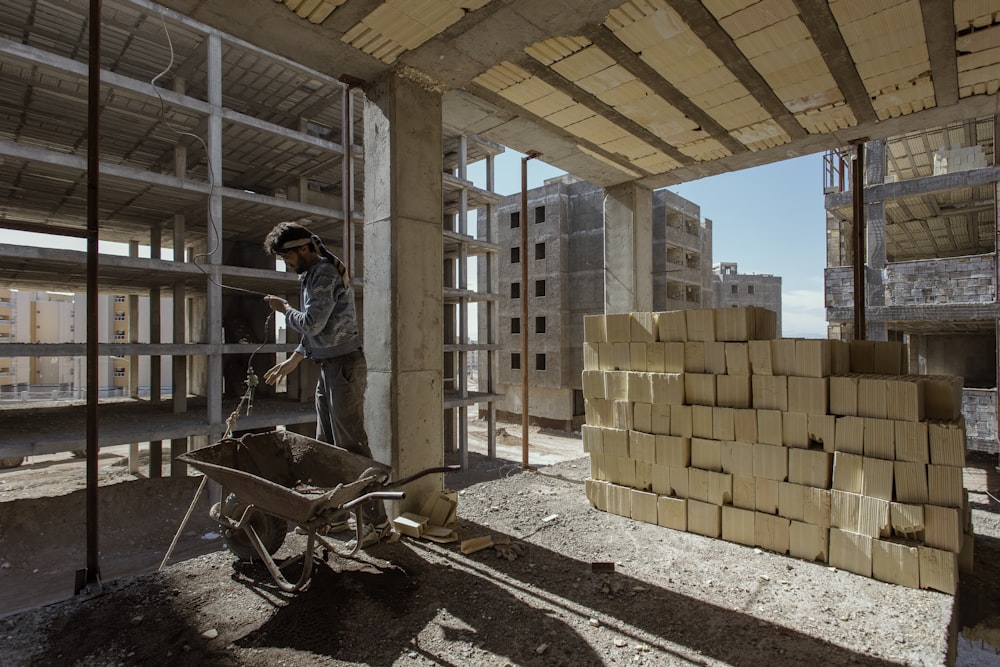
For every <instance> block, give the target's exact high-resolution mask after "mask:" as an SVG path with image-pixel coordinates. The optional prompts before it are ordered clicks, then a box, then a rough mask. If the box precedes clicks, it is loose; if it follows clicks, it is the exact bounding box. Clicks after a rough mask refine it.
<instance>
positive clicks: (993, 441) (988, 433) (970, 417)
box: [962, 388, 1000, 454]
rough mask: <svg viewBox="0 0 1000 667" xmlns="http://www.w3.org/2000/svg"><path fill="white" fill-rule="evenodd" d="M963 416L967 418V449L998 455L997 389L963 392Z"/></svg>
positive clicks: (999, 444) (999, 448) (999, 449)
mask: <svg viewBox="0 0 1000 667" xmlns="http://www.w3.org/2000/svg"><path fill="white" fill-rule="evenodd" d="M962 415H963V416H964V417H965V432H966V443H967V444H966V448H967V449H968V450H969V451H973V452H986V453H988V454H996V453H997V452H998V451H1000V443H998V442H997V391H996V389H969V388H966V389H964V390H962Z"/></svg>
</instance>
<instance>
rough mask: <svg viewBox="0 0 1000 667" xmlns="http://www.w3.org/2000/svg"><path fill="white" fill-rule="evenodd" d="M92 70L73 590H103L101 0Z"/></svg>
mask: <svg viewBox="0 0 1000 667" xmlns="http://www.w3.org/2000/svg"><path fill="white" fill-rule="evenodd" d="M89 21H90V26H89V28H90V31H89V38H90V44H89V46H90V51H89V55H88V62H87V65H88V71H87V501H86V505H87V567H86V569H84V570H78V571H77V573H76V586H75V590H74V594H76V595H79V594H81V593H97V592H100V590H101V569H100V562H99V557H100V550H99V549H98V544H97V537H98V530H97V527H98V522H97V448H98V446H99V439H98V433H97V399H98V395H97V392H98V375H97V349H98V348H97V342H98V341H97V318H98V315H99V311H98V303H97V299H98V292H97V265H98V264H97V262H98V254H97V253H98V239H99V229H100V225H99V221H98V216H99V213H100V208H99V203H100V200H99V193H100V188H99V185H100V183H99V178H98V176H99V174H100V168H101V160H100V158H101V156H100V153H99V151H100V136H99V134H98V130H99V129H100V117H101V0H90V17H89Z"/></svg>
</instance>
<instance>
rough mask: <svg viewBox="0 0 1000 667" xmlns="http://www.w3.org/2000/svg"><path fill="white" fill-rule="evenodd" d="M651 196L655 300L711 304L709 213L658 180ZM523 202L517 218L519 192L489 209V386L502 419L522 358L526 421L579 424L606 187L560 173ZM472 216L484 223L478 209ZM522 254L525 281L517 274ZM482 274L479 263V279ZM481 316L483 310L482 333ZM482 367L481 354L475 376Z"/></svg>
mask: <svg viewBox="0 0 1000 667" xmlns="http://www.w3.org/2000/svg"><path fill="white" fill-rule="evenodd" d="M652 196H653V206H652V216H653V261H652V275H651V276H650V280H651V281H652V285H653V308H654V309H655V310H679V309H684V308H708V307H712V305H713V294H712V289H711V285H712V272H711V267H712V222H711V221H710V220H701V218H700V215H701V209H700V208H699V207H698V206H697V205H696V204H694V203H693V202H690V201H687V200H686V199H683V198H682V197H679V196H677V195H675V194H674V193H672V192H668V191H666V190H658V191H656V192H654V193H653V195H652ZM527 202H528V207H527V216H526V217H527V220H526V221H522V220H521V196H520V194H517V195H511V196H508V197H505V198H503V199H502V200H501V202H500V203H499V204H498V205H497V206H496V207H495V213H494V216H495V217H494V218H493V224H494V226H495V228H496V231H497V235H498V239H497V244H498V245H499V246H500V252H499V259H498V261H497V262H496V264H497V267H496V272H497V276H496V284H497V302H498V303H497V309H496V310H497V323H498V329H499V336H498V340H497V346H498V352H497V354H496V359H497V368H496V370H495V377H496V380H497V382H496V387H495V391H496V393H497V394H503V396H502V398H500V399H498V401H497V403H496V410H497V414H498V416H499V417H500V418H501V419H508V420H511V421H517V420H519V419H520V415H521V414H522V412H521V367H522V364H524V367H525V369H526V370H527V373H528V384H529V387H530V391H529V398H528V400H529V403H530V410H529V416H530V421H531V423H537V424H539V425H542V426H547V427H552V428H560V429H571V428H576V427H578V426H579V424H580V423H582V422H583V419H584V403H583V392H582V384H581V379H580V373H581V372H582V371H583V317H584V316H585V315H593V314H598V313H603V312H604V190H603V189H602V188H600V187H598V186H595V185H593V184H592V183H588V182H586V181H579V180H576V179H574V178H572V177H571V176H563V177H559V178H555V179H550V180H548V181H546V183H545V185H544V186H542V187H540V188H535V189H533V190H530V191H528V197H527ZM478 224H479V226H480V230H481V233H482V230H483V229H484V228H485V225H486V220H485V219H484V217H483V213H480V217H479V223H478ZM522 224H524V225H526V230H525V231H526V232H527V238H528V242H527V246H526V247H525V248H522V247H521V246H522V243H521V231H522V229H521V225H522ZM525 261H526V262H528V284H527V286H524V285H522V284H521V262H525ZM488 278H489V277H488V275H487V272H486V267H485V266H484V265H482V264H481V265H480V268H479V273H478V279H479V281H480V283H481V284H482V283H483V282H484V281H487V280H488ZM522 298H526V299H528V320H527V322H522V316H521V299H522ZM488 326H489V322H488V319H487V318H485V317H483V316H482V315H480V317H479V336H480V339H481V340H483V339H484V337H485V336H486V335H487V331H488V329H487V327H488ZM522 327H526V328H527V332H528V338H529V343H528V349H529V354H528V358H527V359H522V358H521V355H522V352H521V330H522ZM487 371H488V369H487V368H486V366H485V361H480V364H479V375H480V377H484V376H485V375H486V373H487Z"/></svg>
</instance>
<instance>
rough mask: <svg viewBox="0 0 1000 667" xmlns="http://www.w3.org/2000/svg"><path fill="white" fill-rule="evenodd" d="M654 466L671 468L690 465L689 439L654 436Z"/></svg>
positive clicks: (674, 436)
mask: <svg viewBox="0 0 1000 667" xmlns="http://www.w3.org/2000/svg"><path fill="white" fill-rule="evenodd" d="M655 447H656V461H655V462H656V464H657V465H663V466H669V467H671V468H687V467H688V466H689V465H691V439H690V438H682V437H680V436H676V435H657V436H656V444H655Z"/></svg>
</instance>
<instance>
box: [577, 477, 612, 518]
mask: <svg viewBox="0 0 1000 667" xmlns="http://www.w3.org/2000/svg"><path fill="white" fill-rule="evenodd" d="M609 486H611V485H610V484H608V483H607V482H603V481H600V480H596V479H588V480H586V481H585V482H584V487H583V488H584V491H585V492H586V494H587V500H588V501H590V504H591V505H593V506H594V507H596V508H597V509H599V510H601V511H602V512H607V511H608V487H609Z"/></svg>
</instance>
